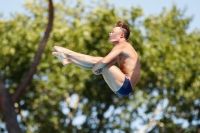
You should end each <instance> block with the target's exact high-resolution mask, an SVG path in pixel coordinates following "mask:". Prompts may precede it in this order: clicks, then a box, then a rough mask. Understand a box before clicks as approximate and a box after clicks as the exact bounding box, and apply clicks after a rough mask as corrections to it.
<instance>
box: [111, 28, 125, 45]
mask: <svg viewBox="0 0 200 133" xmlns="http://www.w3.org/2000/svg"><path fill="white" fill-rule="evenodd" d="M122 35H123V32H122V29H121V28H120V27H115V28H114V29H113V30H112V32H111V33H109V36H110V42H111V43H117V42H119V39H120V38H121V37H122Z"/></svg>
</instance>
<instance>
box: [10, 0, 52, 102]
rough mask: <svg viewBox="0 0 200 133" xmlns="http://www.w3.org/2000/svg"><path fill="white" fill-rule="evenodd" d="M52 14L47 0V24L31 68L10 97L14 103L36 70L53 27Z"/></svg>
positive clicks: (50, 4)
mask: <svg viewBox="0 0 200 133" xmlns="http://www.w3.org/2000/svg"><path fill="white" fill-rule="evenodd" d="M53 14H54V8H53V2H52V0H49V21H48V26H47V29H46V32H45V35H44V37H43V39H42V42H41V44H40V47H39V49H38V51H37V53H36V55H35V59H34V62H33V64H32V66H31V68H30V69H29V72H28V73H27V75H26V77H25V78H24V80H23V81H22V83H21V84H20V86H19V87H18V89H17V90H16V92H15V93H14V95H13V97H12V100H13V102H14V103H15V102H16V101H17V100H18V99H19V97H20V96H21V95H22V93H23V92H24V90H25V88H26V87H27V86H28V84H29V83H30V82H31V80H32V77H33V75H34V73H35V72H36V69H37V65H38V64H39V61H40V59H41V56H42V53H43V51H44V48H45V46H46V43H47V40H48V38H49V35H50V32H51V30H52V27H53Z"/></svg>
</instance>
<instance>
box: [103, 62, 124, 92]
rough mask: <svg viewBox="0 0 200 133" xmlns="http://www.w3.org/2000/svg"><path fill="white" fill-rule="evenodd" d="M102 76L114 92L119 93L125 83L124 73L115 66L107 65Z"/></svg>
mask: <svg viewBox="0 0 200 133" xmlns="http://www.w3.org/2000/svg"><path fill="white" fill-rule="evenodd" d="M102 75H103V77H104V80H105V81H106V83H107V84H108V86H109V87H110V88H111V89H112V91H114V92H116V91H118V90H119V89H120V88H121V86H122V85H123V83H124V80H125V75H124V73H123V72H122V71H121V70H120V69H119V68H118V67H116V66H114V65H111V64H109V65H107V66H105V67H104V68H103V70H102Z"/></svg>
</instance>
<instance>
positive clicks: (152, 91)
mask: <svg viewBox="0 0 200 133" xmlns="http://www.w3.org/2000/svg"><path fill="white" fill-rule="evenodd" d="M51 2H52V3H51ZM51 4H52V5H51ZM197 5H198V1H197V0H193V1H190V2H189V1H186V0H182V1H181V0H169V1H158V0H153V1H145V0H140V1H139V0H126V1H119V0H54V1H51V0H34V1H33V0H19V1H15V0H7V1H5V0H4V1H3V0H0V108H1V110H0V132H2V133H7V132H16V133H18V132H22V133H33V132H34V133H44V132H48V133H86V132H88V133H200V93H199V88H200V82H199V81H200V59H199V57H200V53H199V49H200V26H199V23H200V14H199V12H198V11H197V10H198V7H197ZM51 14H54V17H52V16H51ZM118 20H122V21H124V22H126V23H128V24H129V25H130V29H131V36H130V38H129V40H128V42H129V43H131V44H132V45H133V47H134V48H135V50H136V51H137V52H138V55H139V57H140V61H141V77H140V80H139V82H138V84H137V85H136V87H135V88H134V93H133V94H132V95H131V96H129V97H126V98H119V97H117V96H116V95H115V94H114V93H113V92H112V91H111V90H110V89H109V87H108V86H107V84H106V83H105V82H104V80H103V77H102V76H97V75H94V74H93V73H92V72H91V71H87V70H83V69H81V68H78V67H75V66H72V65H68V66H63V65H62V63H61V62H59V60H58V59H56V58H55V57H54V56H52V54H51V53H52V48H53V46H54V45H58V46H63V47H66V48H69V49H71V50H74V51H77V52H80V53H83V54H89V55H92V56H105V55H106V54H107V53H108V52H109V51H110V50H111V48H112V44H110V43H109V36H108V35H109V32H110V31H111V30H112V28H113V27H114V26H115V24H116V22H117V21H118Z"/></svg>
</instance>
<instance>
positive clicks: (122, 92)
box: [116, 77, 133, 97]
mask: <svg viewBox="0 0 200 133" xmlns="http://www.w3.org/2000/svg"><path fill="white" fill-rule="evenodd" d="M132 91H133V90H132V86H131V83H130V80H129V79H128V78H127V77H125V80H124V84H123V85H122V87H121V88H120V89H119V90H118V91H116V94H117V95H118V96H119V97H125V96H129V95H131V93H132Z"/></svg>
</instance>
